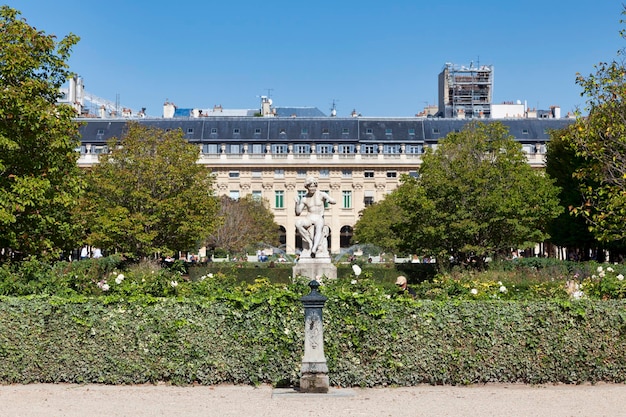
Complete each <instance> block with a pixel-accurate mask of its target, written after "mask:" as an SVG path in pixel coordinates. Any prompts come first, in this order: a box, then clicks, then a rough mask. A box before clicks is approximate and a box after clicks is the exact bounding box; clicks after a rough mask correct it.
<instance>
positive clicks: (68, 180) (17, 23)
mask: <svg viewBox="0 0 626 417" xmlns="http://www.w3.org/2000/svg"><path fill="white" fill-rule="evenodd" d="M77 42H78V37H77V36H75V35H73V34H69V35H67V36H65V37H64V38H63V39H61V40H60V41H57V39H56V36H54V35H46V34H45V33H44V32H43V31H39V30H37V29H36V28H34V27H32V26H29V25H28V24H27V23H26V20H24V19H22V18H20V13H19V12H18V11H16V10H14V9H11V8H10V7H8V6H1V7H0V247H2V248H3V249H4V254H5V255H6V254H11V256H14V257H18V258H22V257H25V256H29V255H38V256H42V257H53V256H57V255H58V253H59V252H60V251H61V250H63V249H69V248H72V247H74V245H75V244H76V242H77V239H78V236H79V227H78V226H79V225H78V224H77V223H76V222H75V221H74V219H73V213H74V209H75V206H76V204H77V202H78V197H79V196H80V193H81V190H82V181H81V175H80V171H79V168H78V166H77V164H76V161H77V159H78V154H77V153H76V152H75V149H76V147H77V146H79V144H80V141H79V137H78V125H77V124H76V123H75V122H74V121H73V117H75V116H76V113H75V111H74V109H73V108H72V107H71V106H68V105H58V104H57V99H58V98H59V94H60V93H59V89H60V87H61V86H62V85H63V83H64V82H65V81H66V80H67V78H68V76H69V75H70V73H69V70H68V66H67V63H66V61H67V59H68V58H69V55H70V51H71V48H72V47H73V46H74V45H75V44H76V43H77Z"/></svg>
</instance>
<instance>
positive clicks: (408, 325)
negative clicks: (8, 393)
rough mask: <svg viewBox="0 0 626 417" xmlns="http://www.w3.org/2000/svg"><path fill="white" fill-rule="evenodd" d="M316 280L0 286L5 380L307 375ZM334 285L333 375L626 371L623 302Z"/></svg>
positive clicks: (392, 379)
mask: <svg viewBox="0 0 626 417" xmlns="http://www.w3.org/2000/svg"><path fill="white" fill-rule="evenodd" d="M306 292H308V288H306V287H304V286H300V287H297V288H296V287H290V288H286V289H285V290H284V291H282V292H280V293H278V292H276V291H268V292H267V293H265V294H266V295H264V293H262V292H260V293H255V294H251V295H250V297H249V298H248V299H246V300H245V301H242V299H241V298H237V297H233V298H230V299H227V298H223V299H208V298H201V297H196V298H185V299H176V298H158V299H157V298H148V297H139V298H135V299H126V300H124V299H121V298H113V297H109V298H105V297H100V298H75V299H71V300H70V299H64V298H57V297H20V298H16V297H0V382H2V383H32V382H72V383H105V384H137V383H146V382H153V383H154V382H157V381H166V382H169V383H173V384H190V383H199V384H218V383H237V384H257V383H271V384H274V385H277V386H286V385H292V384H297V383H298V380H299V375H298V373H299V369H300V361H301V359H302V354H303V332H304V325H303V324H304V318H303V312H302V306H301V303H300V301H299V298H300V297H301V296H302V295H303V294H304V293H306ZM326 295H327V296H328V297H329V300H328V302H327V303H326V307H325V308H324V326H325V334H324V336H325V352H326V357H327V360H328V367H329V369H330V372H329V377H330V383H331V385H333V386H384V385H400V386H410V385H416V384H422V383H427V384H471V383H484V382H509V383H510V382H521V383H532V384H538V383H550V382H554V383H556V382H563V383H583V382H598V381H607V382H626V337H625V336H626V311H625V307H626V302H625V301H621V300H619V301H590V300H580V301H571V302H570V301H563V302H555V301H537V302H504V301H442V302H438V301H423V300H418V301H415V300H412V299H405V298H391V299H388V298H386V297H384V296H383V297H380V298H374V297H366V296H363V295H362V294H360V293H358V292H355V293H353V294H347V293H341V292H338V293H336V294H326Z"/></svg>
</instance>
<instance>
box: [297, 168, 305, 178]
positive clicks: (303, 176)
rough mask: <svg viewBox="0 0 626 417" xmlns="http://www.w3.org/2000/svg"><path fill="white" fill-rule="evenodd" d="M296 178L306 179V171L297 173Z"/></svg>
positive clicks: (301, 170)
mask: <svg viewBox="0 0 626 417" xmlns="http://www.w3.org/2000/svg"><path fill="white" fill-rule="evenodd" d="M296 176H297V177H298V178H306V169H299V170H297V171H296Z"/></svg>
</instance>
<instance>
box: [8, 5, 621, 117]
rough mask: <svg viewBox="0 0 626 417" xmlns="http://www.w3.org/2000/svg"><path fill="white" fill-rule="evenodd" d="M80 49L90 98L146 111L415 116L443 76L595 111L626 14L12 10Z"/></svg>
mask: <svg viewBox="0 0 626 417" xmlns="http://www.w3.org/2000/svg"><path fill="white" fill-rule="evenodd" d="M6 4H8V5H9V6H11V7H13V8H15V9H17V10H19V11H21V13H22V17H23V18H25V19H26V20H27V22H28V23H29V24H30V25H32V26H35V27H37V28H38V29H40V30H43V31H44V32H46V33H47V34H55V35H57V36H58V37H59V38H61V37H63V36H65V35H67V34H68V33H70V32H71V33H74V34H76V35H78V36H80V37H81V41H80V42H79V44H78V45H77V46H76V47H75V48H74V50H73V52H72V57H71V59H70V61H69V63H70V67H71V70H72V71H74V72H76V73H77V74H79V75H80V76H81V77H83V80H84V83H85V89H86V91H88V92H89V93H91V94H94V95H96V96H99V97H102V98H106V99H108V100H110V101H115V100H116V98H119V102H120V104H121V105H122V106H126V107H129V108H131V109H133V110H134V111H137V110H139V109H140V108H142V107H146V108H147V113H148V114H149V115H151V116H157V117H160V116H161V115H162V108H163V103H164V102H165V101H166V100H169V101H170V102H173V103H175V104H176V105H177V106H178V107H180V108H211V107H213V106H214V105H218V104H221V105H222V106H223V107H224V108H236V109H252V108H258V107H259V106H260V104H259V98H258V97H259V96H261V95H267V94H268V93H269V94H270V96H271V98H272V100H273V102H274V105H276V106H282V107H285V106H299V107H300V106H314V107H318V108H319V109H320V110H322V111H323V112H324V113H326V114H328V113H329V110H330V108H331V106H332V103H333V101H334V102H335V103H336V107H337V113H338V116H348V115H349V114H350V112H352V110H353V109H356V110H357V111H358V112H359V113H361V114H362V115H363V116H372V117H393V116H399V117H406V116H413V115H415V114H416V113H418V112H419V111H421V110H422V109H423V107H424V106H425V105H426V104H435V103H436V102H437V75H438V74H439V72H441V70H442V68H443V66H444V64H445V63H446V62H450V63H453V64H457V65H469V64H470V63H472V62H473V63H474V64H478V63H479V64H481V65H483V64H484V65H493V68H494V93H493V101H494V102H495V103H500V102H503V101H515V100H522V101H524V100H525V101H527V103H528V105H529V106H530V107H537V108H539V109H547V108H549V107H550V106H551V105H558V106H560V107H561V112H562V114H565V113H567V112H568V111H573V110H574V109H575V108H576V106H580V107H581V108H584V103H585V101H584V98H582V97H581V96H580V92H581V90H580V87H579V86H577V85H576V84H575V77H576V73H577V72H580V73H582V74H584V75H588V74H590V73H592V72H593V71H594V65H595V64H597V63H598V62H600V61H610V60H613V59H615V58H616V57H617V51H618V50H619V49H620V48H622V47H624V46H626V43H625V42H624V40H622V39H621V38H620V36H619V30H620V29H621V28H622V26H621V25H620V23H619V20H620V18H621V17H622V16H621V11H622V6H621V2H619V1H613V0H596V1H595V2H589V1H588V0H587V1H582V0H571V1H567V2H559V1H543V0H541V1H540V0H526V1H503V0H483V1H456V0H448V1H428V2H426V1H419V0H406V1H404V0H402V1H394V0H389V1H370V0H360V1H353V0H336V1H332V2H331V1H326V0H320V1H316V2H299V1H293V0H292V1H284V0H273V1H263V0H255V1H249V0H238V1H235V0H232V1H228V0H206V1H199V2H180V1H171V0H168V1H162V0H128V1H125V2H103V1H93V0H92V1H84V0H82V1H75V0H54V1H51V0H23V1H12V2H8V3H6Z"/></svg>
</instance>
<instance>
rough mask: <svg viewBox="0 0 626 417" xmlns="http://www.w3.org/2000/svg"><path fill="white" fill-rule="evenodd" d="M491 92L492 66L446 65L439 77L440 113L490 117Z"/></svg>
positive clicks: (453, 115)
mask: <svg viewBox="0 0 626 417" xmlns="http://www.w3.org/2000/svg"><path fill="white" fill-rule="evenodd" d="M492 92H493V66H492V65H476V66H475V65H474V63H471V64H470V65H469V67H467V66H459V65H454V64H451V63H446V64H445V66H444V68H443V70H442V71H441V73H440V74H439V113H440V115H441V116H443V117H454V118H488V117H490V115H491V100H492Z"/></svg>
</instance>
